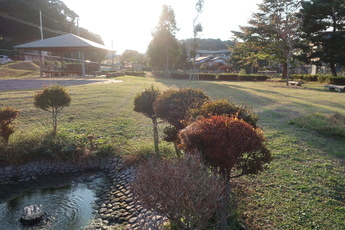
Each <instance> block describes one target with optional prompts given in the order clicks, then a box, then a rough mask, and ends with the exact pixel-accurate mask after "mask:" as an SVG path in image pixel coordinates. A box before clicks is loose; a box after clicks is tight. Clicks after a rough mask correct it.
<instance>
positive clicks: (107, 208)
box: [90, 164, 166, 230]
mask: <svg viewBox="0 0 345 230" xmlns="http://www.w3.org/2000/svg"><path fill="white" fill-rule="evenodd" d="M117 165H119V164H117ZM134 170H135V169H134V168H133V167H129V168H126V169H123V170H120V171H117V170H110V171H109V172H108V177H109V179H110V184H109V185H108V186H109V188H108V189H104V190H103V191H99V194H98V196H99V197H100V200H99V201H98V202H97V208H96V209H97V211H96V215H95V219H94V221H93V223H92V224H91V225H90V229H137V230H139V229H140V230H141V229H152V230H153V229H161V228H160V226H162V224H163V223H164V222H165V221H166V218H163V217H162V216H159V215H157V214H156V213H154V212H152V211H149V210H146V209H145V208H143V207H142V206H141V205H140V202H139V201H138V199H136V198H135V197H134V194H133V193H132V191H131V185H130V183H131V182H132V181H133V179H134Z"/></svg>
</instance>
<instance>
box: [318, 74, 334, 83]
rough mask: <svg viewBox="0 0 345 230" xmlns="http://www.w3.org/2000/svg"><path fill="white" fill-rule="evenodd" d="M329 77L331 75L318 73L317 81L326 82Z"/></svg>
mask: <svg viewBox="0 0 345 230" xmlns="http://www.w3.org/2000/svg"><path fill="white" fill-rule="evenodd" d="M330 77H332V76H331V75H318V77H317V81H318V82H320V83H328V82H329V78H330Z"/></svg>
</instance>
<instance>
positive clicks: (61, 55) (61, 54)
mask: <svg viewBox="0 0 345 230" xmlns="http://www.w3.org/2000/svg"><path fill="white" fill-rule="evenodd" d="M60 57H61V59H60V61H61V73H62V74H63V51H61V53H60Z"/></svg>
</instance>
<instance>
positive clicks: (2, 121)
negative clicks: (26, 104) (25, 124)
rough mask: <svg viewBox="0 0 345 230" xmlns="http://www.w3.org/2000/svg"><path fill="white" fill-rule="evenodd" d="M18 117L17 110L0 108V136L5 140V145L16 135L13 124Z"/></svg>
mask: <svg viewBox="0 0 345 230" xmlns="http://www.w3.org/2000/svg"><path fill="white" fill-rule="evenodd" d="M17 115H18V110H16V109H13V108H10V107H7V108H0V135H1V136H2V137H3V138H4V141H5V144H7V143H8V140H9V138H10V136H11V135H12V134H13V133H14V128H13V127H11V124H12V122H13V121H14V119H16V117H17Z"/></svg>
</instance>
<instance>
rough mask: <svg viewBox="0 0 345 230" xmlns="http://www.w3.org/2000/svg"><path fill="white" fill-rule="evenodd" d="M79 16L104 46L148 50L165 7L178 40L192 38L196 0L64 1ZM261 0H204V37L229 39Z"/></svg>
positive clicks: (116, 48)
mask: <svg viewBox="0 0 345 230" xmlns="http://www.w3.org/2000/svg"><path fill="white" fill-rule="evenodd" d="M63 2H64V3H65V4H66V5H67V7H69V8H70V9H71V10H73V11H74V12H76V13H77V14H78V15H79V17H80V19H79V25H80V27H84V28H86V29H88V30H89V31H91V32H94V33H96V34H99V35H100V36H101V37H102V39H103V41H104V43H105V45H107V46H108V47H110V48H111V44H113V49H114V50H116V51H117V54H122V53H123V51H125V50H126V49H131V50H136V51H139V52H141V53H145V52H146V50H147V46H148V45H149V43H150V41H151V40H152V35H151V32H152V31H153V29H154V28H155V27H156V26H157V24H158V21H159V17H160V15H161V12H162V6H163V5H164V4H165V5H168V6H171V7H172V8H173V9H174V12H175V18H176V22H177V27H178V28H180V30H179V31H178V32H177V34H176V37H177V38H178V39H186V38H192V37H193V18H194V17H195V15H196V10H195V4H196V2H197V0H96V1H86V0H63ZM261 2H262V0H205V3H204V8H203V12H202V13H201V14H200V16H199V20H198V21H199V22H200V23H201V24H202V26H203V28H204V30H203V32H202V33H201V34H200V37H201V38H216V39H217V38H219V39H221V40H230V39H231V36H232V34H231V32H230V31H232V30H238V29H239V27H238V26H239V25H246V24H247V21H248V19H249V18H250V16H251V15H252V13H254V12H257V9H258V7H257V4H259V3H261Z"/></svg>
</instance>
